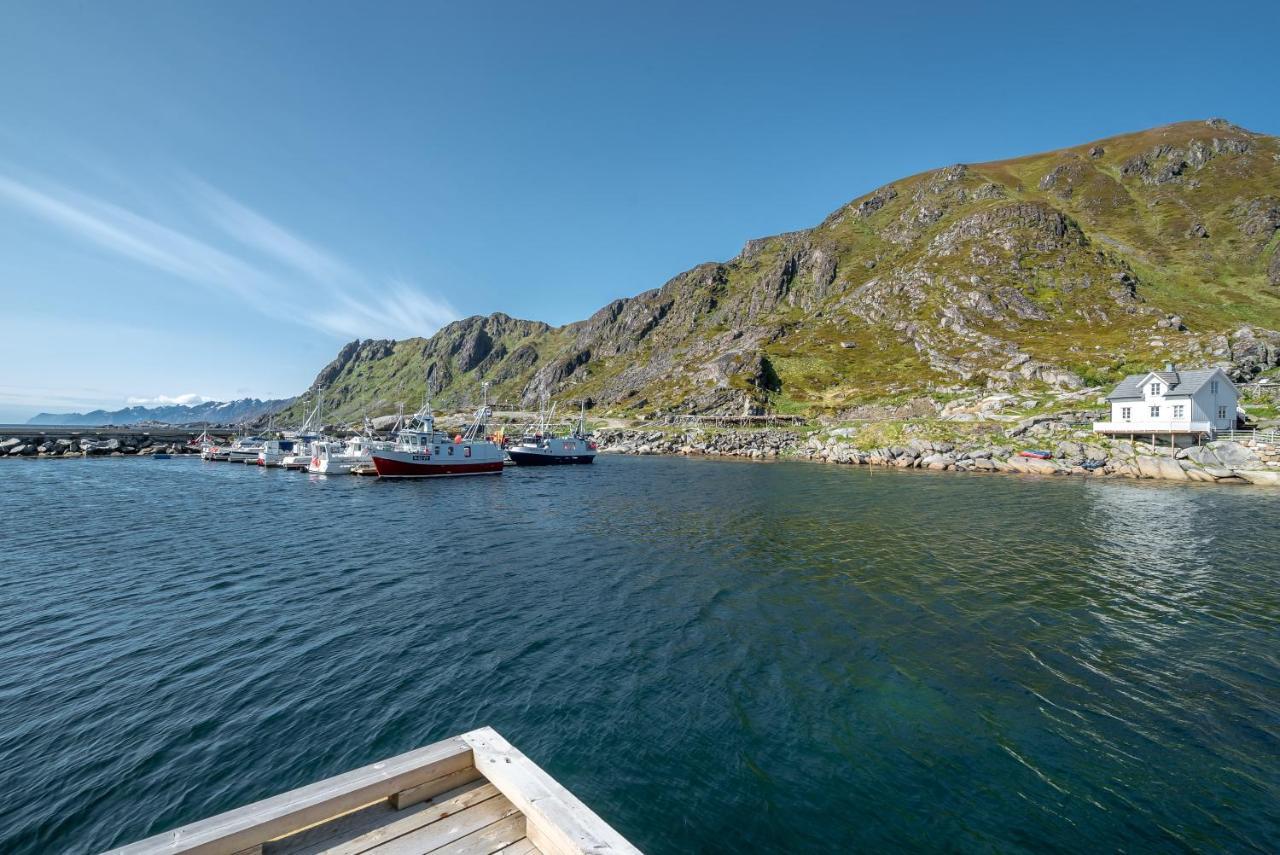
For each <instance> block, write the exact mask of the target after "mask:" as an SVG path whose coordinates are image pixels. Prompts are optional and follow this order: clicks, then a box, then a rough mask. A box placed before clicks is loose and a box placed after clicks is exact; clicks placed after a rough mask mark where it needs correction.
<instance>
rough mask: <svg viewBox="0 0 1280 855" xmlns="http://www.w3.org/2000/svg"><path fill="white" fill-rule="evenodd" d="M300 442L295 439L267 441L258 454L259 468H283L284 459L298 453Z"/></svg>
mask: <svg viewBox="0 0 1280 855" xmlns="http://www.w3.org/2000/svg"><path fill="white" fill-rule="evenodd" d="M300 444H301V443H300V441H299V440H296V439H269V440H267V441H266V442H264V443H263V444H262V450H261V451H259V452H258V465H259V466H283V465H284V459H285V458H286V457H292V456H294V455H296V454H297V453H298V450H299V449H298V446H299V445H300Z"/></svg>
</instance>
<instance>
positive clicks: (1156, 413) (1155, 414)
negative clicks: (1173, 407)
mask: <svg viewBox="0 0 1280 855" xmlns="http://www.w3.org/2000/svg"><path fill="white" fill-rule="evenodd" d="M1151 418H1153V419H1158V418H1160V408H1159V407H1152V408H1151Z"/></svg>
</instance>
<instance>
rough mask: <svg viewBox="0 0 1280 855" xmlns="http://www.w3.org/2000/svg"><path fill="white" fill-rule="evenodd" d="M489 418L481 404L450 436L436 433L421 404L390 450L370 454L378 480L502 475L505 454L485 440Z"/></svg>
mask: <svg viewBox="0 0 1280 855" xmlns="http://www.w3.org/2000/svg"><path fill="white" fill-rule="evenodd" d="M488 417H489V406H488V404H484V405H482V406H481V407H480V409H479V410H477V411H476V417H475V419H474V420H473V421H472V423H471V424H469V425H467V427H466V428H465V429H464V430H463V432H462V433H460V434H457V435H455V436H449V434H447V433H443V432H441V431H438V430H436V426H435V425H436V423H435V417H434V416H433V415H432V414H431V404H430V403H427V404H424V405H423V407H422V409H421V410H419V411H418V412H417V413H415V414H414V416H413V422H412V424H411V425H410V427H409V428H407V429H405V430H402V431H400V433H399V435H398V436H397V437H396V443H395V445H394V446H393V447H391V448H389V449H382V448H375V449H373V450H372V451H371V456H372V457H373V467H374V469H376V470H377V471H378V476H379V477H381V478H446V477H452V476H458V475H497V474H499V473H501V472H502V460H503V456H504V454H503V451H502V448H501V447H500V446H499V445H498V444H497V443H495V442H492V441H491V440H488V439H486V438H485V435H484V431H485V422H486V420H487V419H488Z"/></svg>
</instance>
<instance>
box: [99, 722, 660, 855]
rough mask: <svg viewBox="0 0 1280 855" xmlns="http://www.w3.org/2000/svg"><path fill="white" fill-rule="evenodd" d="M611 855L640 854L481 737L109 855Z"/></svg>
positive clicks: (520, 759)
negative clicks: (543, 854) (190, 854)
mask: <svg viewBox="0 0 1280 855" xmlns="http://www.w3.org/2000/svg"><path fill="white" fill-rule="evenodd" d="M428 852H430V853H439V855H488V853H499V852H500V853H502V855H525V853H546V855H587V853H590V854H591V855H613V853H618V855H622V854H623V853H630V855H639V850H638V849H636V848H635V847H634V846H632V845H631V844H630V843H628V842H627V841H626V839H624V838H623V837H622V836H621V835H620V834H618V832H616V831H614V830H613V829H612V828H610V827H609V825H608V824H606V823H605V822H604V820H602V819H600V817H598V816H596V815H595V814H594V813H592V811H591V809H590V808H588V807H587V806H586V805H584V804H583V803H582V802H580V801H578V799H577V798H575V797H574V795H573V794H572V793H570V792H569V791H568V790H566V789H565V788H564V787H562V786H561V785H560V784H558V783H557V782H556V781H555V779H553V778H552V777H551V776H550V775H548V774H547V773H546V772H544V771H543V770H542V769H540V768H539V767H538V766H537V765H535V764H534V762H533V761H532V760H530V759H529V758H528V757H526V756H525V755H524V754H522V753H520V751H519V750H517V749H516V748H515V747H513V746H512V745H511V744H510V743H508V742H507V741H506V740H505V739H503V738H502V736H501V735H499V734H498V732H497V731H495V730H493V729H492V728H488V727H484V728H480V729H479V730H473V731H471V732H469V733H464V734H462V735H461V736H456V737H453V738H452V739H446V740H443V741H442V742H437V743H435V744H434V745H428V746H426V747H425V748H418V749H416V750H414V751H410V752H408V753H407V754H401V755H399V756H398V757H392V758H390V759H389V760H383V761H381V762H379V763H374V764H372V765H370V766H365V767H363V768H361V769H356V770H354V771H351V772H346V773H345V774H342V775H338V776H337V777H334V778H329V779H327V780H324V781H319V782H317V783H315V784H310V785H308V786H305V787H302V788H300V789H297V790H291V791H289V792H287V793H282V794H280V795H278V796H273V797H271V798H269V799H265V800H263V801H260V802H256V803H254V804H251V805H247V806H245V807H242V808H239V809H237V810H233V811H228V812H227V813H223V814H219V815H217V816H214V817H211V818H209V819H205V820H201V821H200V822H195V823H192V824H191V825H184V826H182V827H181V828H176V829H174V830H172V831H166V832H165V833H163V834H157V835H155V836H154V837H149V838H147V839H146V840H142V841H139V842H137V843H132V844H129V845H128V846H122V847H120V848H118V849H113V850H111V852H110V853H107V855H170V853H193V855H286V853H287V855H320V853H328V855H357V853H371V855H425V853H428Z"/></svg>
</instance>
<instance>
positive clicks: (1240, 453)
mask: <svg viewBox="0 0 1280 855" xmlns="http://www.w3.org/2000/svg"><path fill="white" fill-rule="evenodd" d="M851 436H852V431H851V430H849V429H836V430H834V431H831V432H829V433H825V434H813V435H810V436H808V437H807V438H806V437H802V436H801V435H800V434H798V433H796V432H792V431H786V430H760V431H722V432H710V431H703V430H696V429H695V430H690V431H685V432H666V431H640V430H621V429H609V430H601V431H598V432H597V433H596V439H597V442H598V443H599V445H600V449H601V450H602V451H606V452H613V453H619V454H697V455H707V456H725V457H745V458H750V459H755V460H761V459H774V458H789V459H798V460H814V461H820V462H825V463H844V464H853V465H863V466H893V467H896V468H899V469H908V468H910V469H934V470H939V471H956V472H1020V473H1026V474H1035V475H1078V476H1086V477H1094V478H1097V477H1116V478H1155V479H1161V480H1168V481H1203V482H1213V483H1223V484H1232V483H1235V484H1267V485H1278V486H1280V446H1275V445H1271V444H1267V443H1262V442H1255V441H1253V440H1245V441H1242V442H1212V443H1209V444H1207V445H1203V446H1196V447H1192V448H1185V449H1173V448H1168V447H1152V446H1148V445H1146V444H1144V443H1135V442H1129V441H1125V440H1110V439H1105V438H1102V437H1090V438H1089V440H1088V441H1085V440H1083V439H1082V440H1075V439H1064V440H1060V441H1058V442H1056V443H1053V444H1051V445H1049V446H1048V447H1047V448H1046V449H1045V450H1048V451H1049V452H1050V454H1051V456H1050V457H1049V458H1048V459H1036V458H1031V457H1023V456H1021V455H1020V454H1019V450H1018V449H1017V448H1015V447H1014V446H1013V445H1011V444H999V443H991V442H990V441H989V440H988V441H986V442H976V441H975V442H974V443H973V444H972V445H964V444H959V443H956V442H942V441H932V440H926V439H911V440H908V441H904V442H903V443H901V444H897V445H888V446H881V447H875V448H859V447H858V446H856V445H855V444H854V443H853V442H852V441H851Z"/></svg>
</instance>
